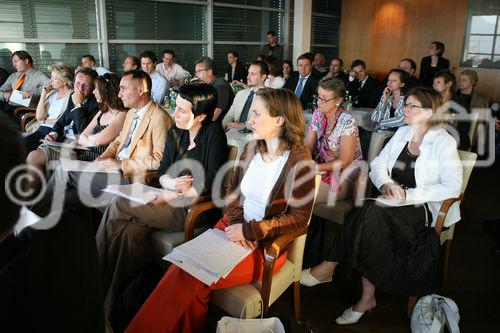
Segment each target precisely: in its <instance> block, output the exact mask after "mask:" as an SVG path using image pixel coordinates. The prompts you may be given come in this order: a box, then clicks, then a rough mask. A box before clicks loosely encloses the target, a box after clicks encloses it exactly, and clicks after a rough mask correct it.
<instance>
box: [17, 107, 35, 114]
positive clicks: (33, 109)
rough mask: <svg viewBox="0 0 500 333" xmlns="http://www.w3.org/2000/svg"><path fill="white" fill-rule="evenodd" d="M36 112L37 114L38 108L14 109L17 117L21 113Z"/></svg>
mask: <svg viewBox="0 0 500 333" xmlns="http://www.w3.org/2000/svg"><path fill="white" fill-rule="evenodd" d="M23 111H27V112H34V113H35V114H36V108H29V107H24V106H18V107H17V108H15V109H14V116H17V114H18V113H19V112H23Z"/></svg>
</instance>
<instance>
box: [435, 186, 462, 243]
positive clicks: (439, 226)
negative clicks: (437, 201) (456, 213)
mask: <svg viewBox="0 0 500 333" xmlns="http://www.w3.org/2000/svg"><path fill="white" fill-rule="evenodd" d="M463 199H464V194H463V193H462V194H460V196H459V197H458V198H450V199H446V200H444V201H443V203H442V204H441V208H440V209H439V213H438V217H437V220H436V226H435V227H434V229H435V230H436V233H437V234H438V235H439V234H441V231H442V230H443V224H444V221H445V220H446V215H447V214H448V210H449V209H450V207H451V205H453V204H454V203H455V202H457V201H462V200H463Z"/></svg>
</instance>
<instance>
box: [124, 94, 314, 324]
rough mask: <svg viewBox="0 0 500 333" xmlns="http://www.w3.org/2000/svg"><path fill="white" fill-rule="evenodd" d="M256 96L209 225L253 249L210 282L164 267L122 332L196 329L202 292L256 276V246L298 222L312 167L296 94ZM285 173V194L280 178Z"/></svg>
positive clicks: (259, 255) (304, 217) (309, 201)
mask: <svg viewBox="0 0 500 333" xmlns="http://www.w3.org/2000/svg"><path fill="white" fill-rule="evenodd" d="M256 96H257V97H256V99H255V102H254V106H253V108H252V110H251V115H250V118H249V121H248V122H249V124H250V126H251V128H252V130H253V135H254V138H255V139H256V141H252V142H250V143H249V144H247V146H246V147H245V149H244V152H243V154H242V155H241V158H240V165H239V167H238V168H237V170H236V171H235V174H234V175H233V178H232V181H231V187H230V190H229V195H228V199H227V202H228V204H227V207H226V210H225V215H224V216H223V217H222V219H220V220H219V222H218V223H217V224H216V225H215V228H218V229H220V230H225V232H226V235H227V237H228V239H229V240H231V241H234V242H236V243H238V244H240V245H241V246H244V247H252V248H253V247H258V248H257V249H256V250H255V251H253V252H252V254H251V255H249V256H248V257H246V258H245V259H244V260H243V261H242V262H240V263H239V264H238V265H237V266H236V267H235V268H234V269H233V270H232V271H231V273H229V275H228V276H227V277H226V278H223V279H221V280H219V281H218V282H217V283H214V284H212V285H211V286H207V285H205V284H204V283H203V282H201V281H199V280H197V279H196V278H194V277H192V276H191V275H189V274H188V273H186V272H184V271H183V270H182V269H180V268H179V267H177V266H175V265H172V266H170V268H169V269H168V271H167V273H166V274H165V275H164V277H163V278H162V280H161V281H160V283H159V284H158V286H157V287H156V289H155V290H154V291H153V293H152V294H151V296H150V297H149V298H148V299H147V300H146V302H145V304H144V305H143V306H142V308H141V309H140V310H139V312H138V313H137V314H136V316H135V318H134V319H133V321H132V323H131V324H130V325H129V327H128V328H127V331H126V332H202V331H203V325H204V322H205V317H206V313H207V303H208V301H209V294H210V291H211V290H213V289H220V288H227V287H231V286H235V285H241V284H247V283H251V282H252V281H255V280H258V279H259V278H261V277H262V273H263V261H264V258H263V256H264V254H263V250H262V247H260V246H259V245H260V244H261V243H262V242H268V241H272V240H273V239H274V238H276V237H278V236H280V235H282V234H285V233H288V232H294V231H297V230H300V229H301V228H303V227H305V226H306V224H307V222H308V219H309V216H310V214H311V209H312V205H313V197H314V172H313V167H312V163H310V161H311V155H310V153H309V150H308V149H307V147H305V146H304V143H303V137H304V128H305V124H304V117H303V115H302V108H301V104H300V101H299V99H298V98H297V97H296V96H295V95H294V93H293V92H290V91H288V90H283V89H261V90H259V91H258V92H257V95H256ZM304 161H305V163H301V162H304ZM292 175H293V177H290V176H292ZM292 178H293V181H294V183H293V185H292V187H291V190H292V192H291V193H290V191H289V189H290V186H289V185H290V184H286V183H287V182H290V181H292ZM299 179H300V180H299ZM297 180H299V181H297ZM255 184H259V186H255ZM240 186H241V191H239V190H238V187H240ZM285 189H286V190H285ZM290 198H292V199H290ZM285 260H286V255H283V256H281V257H280V258H278V259H277V262H276V266H275V272H277V271H279V269H280V268H281V266H282V265H283V264H284V263H285Z"/></svg>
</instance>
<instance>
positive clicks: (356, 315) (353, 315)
mask: <svg viewBox="0 0 500 333" xmlns="http://www.w3.org/2000/svg"><path fill="white" fill-rule="evenodd" d="M367 312H368V313H371V312H372V310H371V309H370V310H368V311H367ZM364 314H365V313H364V312H357V311H354V310H353V307H352V306H351V307H350V308H349V309H346V310H345V311H344V313H342V315H341V316H340V317H338V318H337V319H335V322H336V323H337V324H338V325H349V324H354V323H357V322H358V321H359V320H360V319H361V317H362V316H363V315H364Z"/></svg>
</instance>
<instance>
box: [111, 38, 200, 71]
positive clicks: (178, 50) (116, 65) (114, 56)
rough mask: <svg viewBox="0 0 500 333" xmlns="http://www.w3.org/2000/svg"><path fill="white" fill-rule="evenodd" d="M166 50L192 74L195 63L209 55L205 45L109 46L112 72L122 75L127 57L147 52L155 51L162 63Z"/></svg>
mask: <svg viewBox="0 0 500 333" xmlns="http://www.w3.org/2000/svg"><path fill="white" fill-rule="evenodd" d="M165 49H171V50H174V52H175V58H176V62H177V63H179V64H180V65H181V66H182V67H184V69H186V70H187V71H189V72H190V73H193V72H194V63H195V61H196V60H197V59H198V58H201V57H202V56H203V55H206V54H207V46H206V45H203V44H200V45H192V44H109V67H110V70H112V71H114V72H117V73H122V72H123V67H122V64H123V60H124V59H125V57H126V56H127V55H135V56H139V55H140V54H141V53H142V52H144V51H146V50H149V51H153V52H154V53H155V54H156V56H157V57H158V62H161V61H162V60H161V59H162V52H163V50H165Z"/></svg>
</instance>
